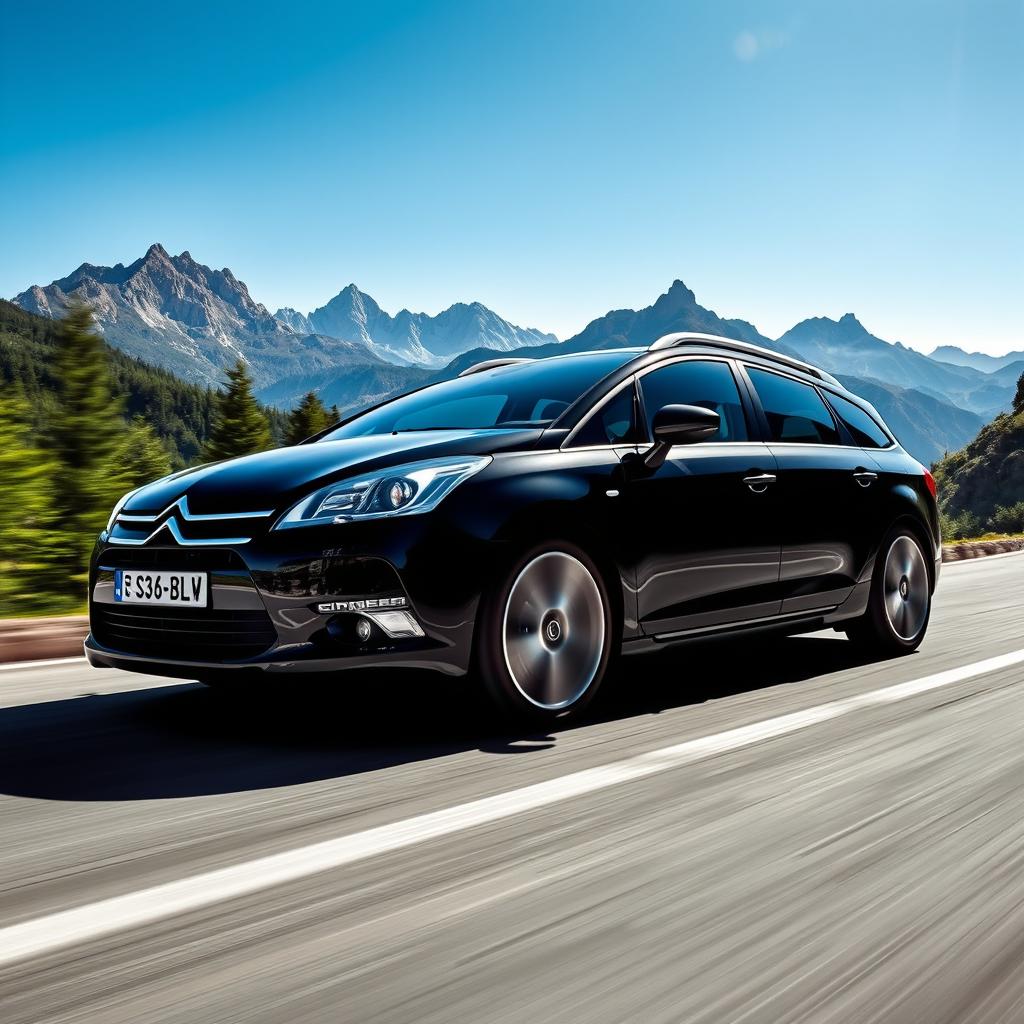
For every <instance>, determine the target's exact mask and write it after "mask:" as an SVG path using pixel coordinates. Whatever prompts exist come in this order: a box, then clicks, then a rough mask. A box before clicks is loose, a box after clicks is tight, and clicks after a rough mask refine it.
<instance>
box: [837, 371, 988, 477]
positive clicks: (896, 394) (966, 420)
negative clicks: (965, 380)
mask: <svg viewBox="0 0 1024 1024" xmlns="http://www.w3.org/2000/svg"><path fill="white" fill-rule="evenodd" d="M839 380H840V381H841V382H842V383H843V384H845V385H846V387H848V388H849V389H850V390H851V391H853V392H854V393H855V394H858V395H860V396H861V397H862V398H866V399H867V400H868V401H869V402H870V403H871V404H872V405H873V406H874V407H875V408H876V409H877V410H878V411H879V413H881V415H882V419H884V420H885V422H886V423H887V424H888V425H889V427H890V428H891V429H892V431H893V433H895V435H896V439H897V440H898V441H899V442H900V444H901V445H903V447H904V448H906V450H907V451H908V452H910V454H911V455H913V456H914V458H915V459H917V460H918V461H919V462H923V463H924V464H925V465H926V466H928V465H931V463H933V462H935V461H936V460H937V459H940V458H942V456H943V455H945V454H946V452H952V451H956V449H958V448H962V447H963V446H964V445H965V444H966V443H967V442H968V441H969V440H970V439H971V438H972V437H974V435H975V434H976V433H977V432H978V430H979V429H980V428H981V426H982V424H983V423H984V422H985V420H984V419H983V418H982V417H981V416H979V415H977V414H976V413H973V412H969V411H968V410H966V409H960V408H957V407H956V406H955V405H952V404H950V403H949V402H946V401H943V400H942V399H940V398H935V397H934V396H932V395H928V394H925V393H924V392H923V391H918V390H917V389H915V388H901V387H898V386H897V385H895V384H888V383H883V382H882V381H878V380H866V379H864V378H862V377H850V376H847V375H846V374H842V375H841V376H840V377H839Z"/></svg>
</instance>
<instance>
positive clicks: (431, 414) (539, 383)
mask: <svg viewBox="0 0 1024 1024" xmlns="http://www.w3.org/2000/svg"><path fill="white" fill-rule="evenodd" d="M635 356H636V353H635V352H630V351H625V350H623V349H619V350H617V351H614V352H599V353H595V354H592V355H579V356H571V357H568V358H561V357H559V358H555V359H536V360H530V361H529V362H525V363H514V364H512V365H511V366H499V367H497V368H496V369H493V370H484V371H482V372H480V373H474V374H471V375H470V376H468V377H456V378H455V380H447V381H444V382H443V383H441V384H433V385H431V386H430V387H427V388H423V389H422V390H421V391H415V392H413V393H412V394H409V395H402V396H401V397H400V398H396V399H394V400H393V401H391V402H385V403H384V404H383V405H378V406H376V407H375V408H373V409H369V410H368V411H367V412H364V413H362V414H360V415H358V416H356V417H355V418H354V419H351V420H349V422H348V423H344V424H342V425H341V426H340V427H338V429H337V430H332V431H331V432H330V433H329V434H327V435H325V436H324V437H323V438H322V440H324V441H336V440H338V439H339V438H343V437H363V436H365V435H367V434H390V433H393V432H394V431H396V430H398V431H400V430H444V429H445V428H473V429H486V428H487V427H508V428H513V427H544V426H547V425H548V424H549V423H551V422H552V421H553V420H554V419H556V418H557V417H558V416H559V415H560V414H561V413H562V412H563V411H564V410H565V409H567V408H568V407H569V406H570V405H571V404H572V403H573V402H575V401H576V399H577V398H579V397H580V396H581V395H582V394H583V393H584V392H586V391H587V390H588V389H589V388H591V387H592V386H593V385H594V384H596V383H597V382H598V381H599V380H601V378H602V377H604V376H606V375H607V374H609V373H611V371H612V370H614V369H615V368H616V367H619V366H621V365H622V364H623V363H625V362H626V361H627V360H629V359H633V358H634V357H635Z"/></svg>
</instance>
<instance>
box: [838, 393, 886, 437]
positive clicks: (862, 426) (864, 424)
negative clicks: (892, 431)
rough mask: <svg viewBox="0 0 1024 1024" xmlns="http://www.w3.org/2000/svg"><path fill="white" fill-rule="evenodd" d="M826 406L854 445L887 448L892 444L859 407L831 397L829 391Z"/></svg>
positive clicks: (842, 399)
mask: <svg viewBox="0 0 1024 1024" xmlns="http://www.w3.org/2000/svg"><path fill="white" fill-rule="evenodd" d="M828 404H829V405H831V406H832V410H833V412H835V414H836V415H837V416H838V417H839V418H840V419H841V420H842V421H843V423H844V424H845V425H846V429H847V430H849V432H850V434H851V435H852V436H853V442H854V444H859V445H860V446H861V448H888V447H889V445H890V444H892V440H891V438H890V437H889V435H888V434H887V433H886V432H885V431H884V430H883V429H882V428H881V427H880V426H879V425H878V424H877V423H876V422H875V420H874V418H873V417H872V416H871V414H870V413H868V412H865V411H864V410H863V409H862V408H861V407H860V406H859V405H854V404H853V402H848V401H847V400H846V399H845V398H840V397H839V396H838V395H833V394H832V392H831V391H830V392H829V393H828Z"/></svg>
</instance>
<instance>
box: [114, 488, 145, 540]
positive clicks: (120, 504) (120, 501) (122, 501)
mask: <svg viewBox="0 0 1024 1024" xmlns="http://www.w3.org/2000/svg"><path fill="white" fill-rule="evenodd" d="M137 490H138V488H137V487H136V488H135V491H137ZM135 491H129V492H128V493H127V494H122V495H121V497H120V498H118V499H117V504H116V505H115V506H114V511H113V512H111V513H110V518H109V519H108V520H107V533H110V528H111V527H112V526H113V525H114V520H115V519H116V518H117V517H118V516H119V515H120V514H121V509H123V508H124V506H125V502H126V501H127V500H128V499H129V498H130V497H131V496H132V495H133V494H134V493H135Z"/></svg>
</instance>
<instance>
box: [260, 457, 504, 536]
mask: <svg viewBox="0 0 1024 1024" xmlns="http://www.w3.org/2000/svg"><path fill="white" fill-rule="evenodd" d="M490 461H491V457H490V456H489V455H483V456H467V457H464V458H451V459H429V460H426V461H424V462H413V463H410V464H409V465H406V466H395V467H394V468H392V469H386V470H381V471H380V472H379V473H373V474H370V475H368V476H361V477H356V478H355V479H353V480H345V481H343V482H341V483H336V484H331V485H330V486H329V487H322V488H321V489H320V490H319V491H314V492H313V493H312V494H310V495H309V496H308V497H306V498H303V499H302V501H300V502H299V503H298V504H297V505H295V506H294V507H293V508H291V509H289V511H287V512H286V513H285V514H284V515H283V516H282V517H281V518H280V519H279V520H278V521H277V524H276V525H275V526H274V529H275V530H286V529H289V528H291V527H293V526H313V525H318V526H319V525H323V524H324V523H347V522H350V521H356V520H362V519H383V518H385V517H387V516H406V515H414V514H416V513H419V512H429V511H430V510H431V509H432V508H436V507H437V505H438V503H439V502H440V501H441V499H442V498H443V497H444V496H445V495H446V494H448V493H449V492H450V491H452V490H454V489H455V488H456V487H457V486H458V485H459V484H461V483H462V481H463V480H468V479H469V478H470V477H471V476H473V475H474V474H476V473H479V472H480V470H481V469H483V468H484V466H486V465H487V464H488V463H489V462H490Z"/></svg>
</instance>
